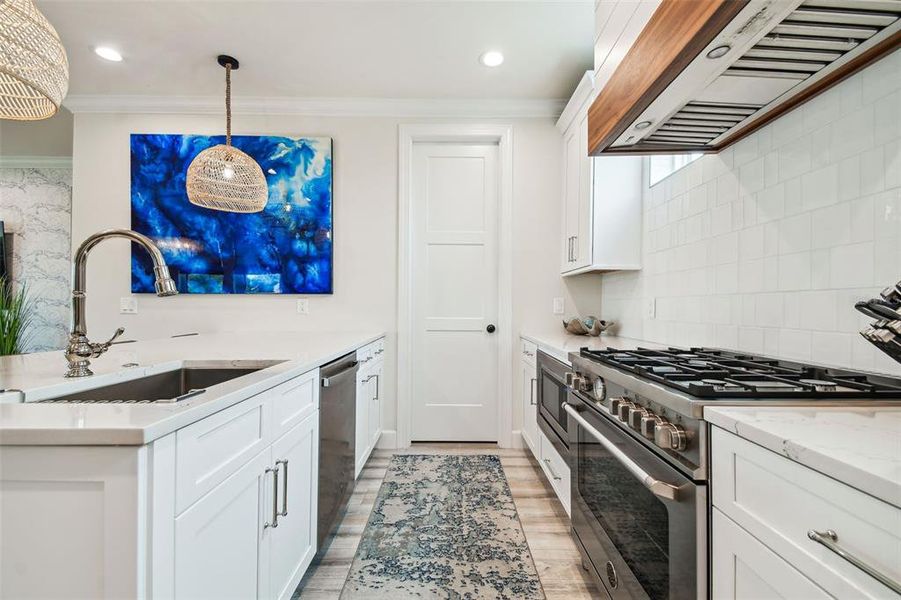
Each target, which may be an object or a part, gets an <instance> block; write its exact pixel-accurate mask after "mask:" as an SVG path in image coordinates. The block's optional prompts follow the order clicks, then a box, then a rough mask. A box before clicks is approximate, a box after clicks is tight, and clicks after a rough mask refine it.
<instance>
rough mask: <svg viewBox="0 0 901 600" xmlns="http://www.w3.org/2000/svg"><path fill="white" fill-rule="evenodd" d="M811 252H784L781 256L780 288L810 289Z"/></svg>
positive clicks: (786, 289) (788, 289)
mask: <svg viewBox="0 0 901 600" xmlns="http://www.w3.org/2000/svg"><path fill="white" fill-rule="evenodd" d="M810 273H811V267H810V252H797V253H795V254H784V255H782V256H780V257H779V289H780V290H783V291H790V290H807V289H810Z"/></svg>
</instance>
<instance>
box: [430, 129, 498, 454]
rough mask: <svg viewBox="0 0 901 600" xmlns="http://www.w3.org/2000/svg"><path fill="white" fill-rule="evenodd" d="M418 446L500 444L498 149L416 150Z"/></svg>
mask: <svg viewBox="0 0 901 600" xmlns="http://www.w3.org/2000/svg"><path fill="white" fill-rule="evenodd" d="M412 188H413V203H412V204H413V207H412V225H413V232H412V248H413V265H412V266H413V319H414V321H413V323H414V324H413V327H414V330H413V353H412V354H413V373H412V379H413V397H412V420H413V423H412V439H413V440H414V441H496V440H497V418H498V415H497V410H498V408H497V407H498V400H497V360H498V359H497V336H498V335H499V334H500V335H506V336H509V335H510V332H509V331H503V332H498V333H491V332H489V330H492V331H494V330H495V325H496V323H497V321H496V319H497V290H498V283H497V241H498V231H497V213H498V147H497V145H491V144H484V145H462V144H416V145H415V146H414V150H413V180H412Z"/></svg>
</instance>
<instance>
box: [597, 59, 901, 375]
mask: <svg viewBox="0 0 901 600" xmlns="http://www.w3.org/2000/svg"><path fill="white" fill-rule="evenodd" d="M643 254H644V258H643V262H644V269H643V270H642V271H641V272H638V273H616V274H608V275H604V276H603V284H602V285H603V294H602V302H603V307H604V315H605V318H608V319H614V320H616V321H619V322H620V324H621V329H620V331H619V332H620V334H621V335H625V336H630V337H638V338H643V339H647V340H650V341H657V342H664V343H669V344H674V345H680V346H688V345H708V346H721V347H726V348H737V349H741V350H746V351H751V352H763V353H766V354H769V355H774V356H780V357H785V358H789V359H802V360H813V361H816V362H820V363H825V364H830V365H839V366H844V367H849V366H853V367H855V368H860V369H867V370H878V371H886V372H891V373H894V374H901V365H899V364H897V363H896V362H894V361H892V360H891V359H889V358H888V357H887V356H885V355H884V354H882V353H881V352H880V351H878V350H877V349H876V348H875V347H873V346H872V345H870V344H869V342H867V341H865V340H864V339H863V338H861V337H860V336H859V335H858V334H857V331H859V330H860V329H862V328H863V327H864V326H865V325H866V323H867V322H868V321H869V319H867V318H865V317H863V316H862V315H859V314H858V313H857V312H856V311H855V310H854V307H853V305H854V302H855V301H856V300H859V299H863V298H870V297H873V296H876V295H877V294H878V292H879V291H880V290H881V289H883V288H885V287H886V286H888V285H890V284H894V283H895V282H897V281H898V280H899V279H901V51H896V52H895V53H894V54H892V55H891V56H889V57H887V58H885V59H883V60H882V61H880V62H878V63H876V64H874V65H872V66H870V67H868V68H867V69H865V70H864V71H862V72H861V73H858V74H856V75H854V76H852V77H850V78H849V79H847V80H845V81H844V82H842V83H841V84H839V85H838V86H836V87H834V88H832V89H830V90H828V91H827V92H825V93H823V94H822V95H820V96H818V97H817V98H815V99H814V100H812V101H811V102H809V103H807V104H804V105H803V106H801V107H800V108H798V109H796V110H794V111H793V112H791V113H789V114H787V115H785V116H784V117H782V118H780V119H778V120H776V121H775V122H773V123H771V124H770V125H768V126H767V127H765V128H764V129H762V130H761V131H759V132H757V133H755V134H753V135H751V136H749V137H748V138H746V139H744V140H742V141H741V142H739V143H737V144H736V145H734V146H732V147H730V148H728V149H727V150H725V151H723V152H721V153H719V154H717V155H708V156H704V157H702V158H700V159H699V160H697V161H695V162H694V163H692V164H690V165H689V166H687V167H685V168H684V169H682V170H680V171H678V172H677V173H675V174H674V175H672V176H671V177H669V178H668V179H666V180H664V181H663V182H661V183H659V184H657V185H655V186H654V187H653V188H646V189H645V193H644V240H643ZM654 299H656V317H655V318H648V316H647V308H648V306H647V305H648V302H649V301H653V300H654Z"/></svg>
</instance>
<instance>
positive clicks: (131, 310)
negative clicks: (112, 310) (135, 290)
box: [119, 296, 138, 315]
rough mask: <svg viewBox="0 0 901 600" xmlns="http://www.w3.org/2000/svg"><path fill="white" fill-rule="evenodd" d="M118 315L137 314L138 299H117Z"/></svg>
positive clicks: (129, 297)
mask: <svg viewBox="0 0 901 600" xmlns="http://www.w3.org/2000/svg"><path fill="white" fill-rule="evenodd" d="M119 313H120V314H123V315H136V314H138V299H137V298H135V297H134V296H122V297H121V298H119Z"/></svg>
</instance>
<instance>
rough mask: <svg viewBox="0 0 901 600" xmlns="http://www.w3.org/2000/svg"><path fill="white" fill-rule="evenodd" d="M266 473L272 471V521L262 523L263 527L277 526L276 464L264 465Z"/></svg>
mask: <svg viewBox="0 0 901 600" xmlns="http://www.w3.org/2000/svg"><path fill="white" fill-rule="evenodd" d="M265 472H266V473H272V522H271V523H270V522H266V523H263V529H266V528H267V527H272V528H273V529H275V528H276V527H278V466H276V468H274V469H271V468H269V467H266V471H265Z"/></svg>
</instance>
